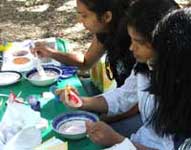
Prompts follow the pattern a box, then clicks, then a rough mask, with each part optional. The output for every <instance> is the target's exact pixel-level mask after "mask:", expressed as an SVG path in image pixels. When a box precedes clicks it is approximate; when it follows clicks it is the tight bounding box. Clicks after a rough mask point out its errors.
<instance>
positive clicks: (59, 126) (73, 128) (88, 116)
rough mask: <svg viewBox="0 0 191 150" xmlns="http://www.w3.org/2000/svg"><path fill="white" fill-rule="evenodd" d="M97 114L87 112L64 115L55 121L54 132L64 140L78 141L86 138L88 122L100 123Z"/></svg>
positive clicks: (53, 124) (53, 123)
mask: <svg viewBox="0 0 191 150" xmlns="http://www.w3.org/2000/svg"><path fill="white" fill-rule="evenodd" d="M98 120H99V119H98V117H97V116H96V115H95V114H92V113H89V112H86V111H74V112H68V113H63V114H61V115H59V116H57V117H55V118H54V119H53V122H52V128H53V130H54V131H55V132H56V133H57V134H59V135H61V136H62V137H64V138H67V139H72V140H78V139H81V138H84V137H86V127H85V122H86V121H93V122H96V121H98Z"/></svg>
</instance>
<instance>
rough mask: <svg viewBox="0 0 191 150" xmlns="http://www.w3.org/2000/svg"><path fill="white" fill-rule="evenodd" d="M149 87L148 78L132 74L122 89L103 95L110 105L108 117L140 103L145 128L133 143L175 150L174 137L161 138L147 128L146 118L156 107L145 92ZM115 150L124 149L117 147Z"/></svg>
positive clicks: (162, 149) (152, 99)
mask: <svg viewBox="0 0 191 150" xmlns="http://www.w3.org/2000/svg"><path fill="white" fill-rule="evenodd" d="M148 86H149V79H148V77H147V76H145V75H143V74H137V75H135V74H134V72H132V73H131V75H130V76H129V77H128V78H127V79H126V81H125V83H124V85H123V86H122V87H120V88H117V89H114V90H112V91H109V92H107V93H104V94H103V97H104V98H105V99H106V102H107V104H108V115H115V114H119V113H122V112H126V111H128V110H129V109H130V108H132V107H133V106H134V105H135V104H137V103H138V106H139V111H140V114H141V118H142V121H143V126H142V127H141V128H140V129H139V130H138V131H137V132H136V133H135V134H133V135H132V136H131V141H133V142H136V143H139V144H142V145H144V146H147V147H151V148H155V149H158V150H174V144H173V140H172V137H170V136H169V137H159V136H158V135H157V134H156V133H155V131H154V130H153V129H152V128H151V127H149V126H146V118H148V117H149V115H150V114H151V111H152V110H153V107H154V96H153V95H151V94H150V93H149V92H147V91H145V89H147V88H148ZM127 128H128V127H127ZM125 142H126V141H125V140H124V142H122V143H121V144H123V145H125ZM118 145H120V144H118ZM113 148H114V147H113ZM115 150H124V149H120V146H118V147H117V146H115ZM127 150H128V149H127Z"/></svg>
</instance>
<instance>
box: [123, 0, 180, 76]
mask: <svg viewBox="0 0 191 150" xmlns="http://www.w3.org/2000/svg"><path fill="white" fill-rule="evenodd" d="M175 8H178V5H177V4H176V3H175V2H174V0H133V1H131V3H130V6H129V9H128V11H127V13H126V16H127V21H128V26H131V27H133V28H134V29H135V30H136V31H137V33H139V34H140V35H141V36H142V37H143V38H144V39H145V40H146V41H147V42H149V43H151V40H152V31H153V30H154V28H155V26H156V24H157V23H158V21H159V20H160V19H161V18H162V17H163V16H164V15H165V14H166V13H167V12H168V11H170V10H172V9H175ZM135 72H136V73H137V72H140V73H145V74H148V73H149V70H148V67H147V65H146V64H141V63H137V65H136V67H135Z"/></svg>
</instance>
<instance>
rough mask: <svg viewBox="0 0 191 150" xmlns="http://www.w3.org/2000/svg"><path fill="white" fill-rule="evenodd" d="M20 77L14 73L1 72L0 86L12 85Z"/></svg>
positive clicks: (17, 73)
mask: <svg viewBox="0 0 191 150" xmlns="http://www.w3.org/2000/svg"><path fill="white" fill-rule="evenodd" d="M21 77H22V75H21V74H20V73H19V72H16V71H1V72H0V86H6V85H11V84H14V83H16V82H18V81H20V79H21Z"/></svg>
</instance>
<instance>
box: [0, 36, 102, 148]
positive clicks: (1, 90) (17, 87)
mask: <svg viewBox="0 0 191 150" xmlns="http://www.w3.org/2000/svg"><path fill="white" fill-rule="evenodd" d="M56 44H57V47H58V50H60V51H63V52H64V51H66V49H67V47H66V42H65V40H63V39H60V38H59V39H56ZM67 84H70V85H72V86H74V87H76V88H77V89H78V91H79V93H80V95H81V96H87V92H86V90H85V88H84V87H83V85H82V83H81V81H80V79H79V78H78V76H77V75H74V76H72V77H70V78H67V79H63V80H61V81H59V82H57V83H55V85H56V86H57V87H58V88H62V87H64V86H66V85H67ZM10 90H12V91H13V92H14V93H19V92H20V91H22V97H23V98H27V97H28V96H29V95H33V94H35V95H41V94H42V92H45V91H49V86H46V87H37V86H34V85H32V84H31V83H29V82H28V81H27V80H26V79H24V78H22V79H21V81H20V82H18V83H16V84H14V85H10V86H6V87H0V94H9V93H10ZM5 110H6V105H5V101H4V102H3V104H2V106H1V107H0V120H1V119H2V117H3V114H4V112H5ZM70 111H74V110H72V109H70V108H68V107H66V106H65V105H64V104H63V103H61V102H57V101H55V100H50V101H49V102H48V103H47V104H46V105H44V106H43V108H42V109H41V111H40V113H41V117H43V118H45V119H47V120H48V122H49V125H48V128H46V129H44V130H43V131H42V139H43V141H45V140H47V139H49V138H51V137H53V136H56V137H58V138H60V139H62V140H64V141H67V142H68V150H100V149H102V148H103V147H102V146H99V145H96V144H94V143H92V142H91V141H90V140H89V139H88V138H84V139H80V140H68V139H64V138H63V137H60V136H59V135H58V134H56V133H55V132H54V131H53V130H52V128H51V121H52V120H53V118H54V117H56V116H57V115H59V114H61V113H64V112H70ZM31 119H32V118H31Z"/></svg>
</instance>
